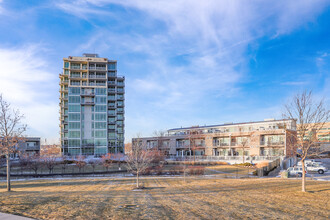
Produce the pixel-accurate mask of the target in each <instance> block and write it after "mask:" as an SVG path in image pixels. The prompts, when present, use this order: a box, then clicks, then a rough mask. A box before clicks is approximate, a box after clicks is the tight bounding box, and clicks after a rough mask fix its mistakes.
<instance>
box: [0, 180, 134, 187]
mask: <svg viewBox="0 0 330 220" xmlns="http://www.w3.org/2000/svg"><path fill="white" fill-rule="evenodd" d="M41 181H45V182H36V183H31V182H29V183H26V182H25V181H21V182H12V183H11V185H12V187H13V189H15V188H33V187H58V186H84V185H86V186H90V185H99V184H101V185H106V184H107V183H109V185H112V184H113V183H116V182H118V184H126V183H127V182H129V183H131V182H132V180H130V179H127V180H124V179H120V180H115V179H95V180H81V181H70V180H61V181H58V180H56V179H55V180H54V181H52V180H42V179H41ZM111 183H112V184H111ZM6 187H7V186H6V184H2V185H0V189H6Z"/></svg>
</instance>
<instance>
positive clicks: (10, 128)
mask: <svg viewBox="0 0 330 220" xmlns="http://www.w3.org/2000/svg"><path fill="white" fill-rule="evenodd" d="M23 117H24V116H23V115H21V114H20V112H19V110H17V109H12V108H11V106H10V104H9V103H8V102H6V101H5V100H4V99H3V97H2V94H0V155H5V156H6V158H7V191H10V190H11V186H10V154H12V153H14V152H16V151H17V145H18V142H20V141H24V138H23V137H22V135H23V133H24V132H25V130H26V125H25V124H22V119H23Z"/></svg>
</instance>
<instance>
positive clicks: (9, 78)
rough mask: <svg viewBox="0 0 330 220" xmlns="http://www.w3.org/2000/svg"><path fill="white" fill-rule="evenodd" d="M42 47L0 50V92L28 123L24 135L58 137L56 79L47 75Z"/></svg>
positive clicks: (52, 138) (47, 69)
mask: <svg viewBox="0 0 330 220" xmlns="http://www.w3.org/2000/svg"><path fill="white" fill-rule="evenodd" d="M44 52H45V50H44V49H43V48H42V45H39V44H34V45H27V46H24V47H19V48H0V60H1V62H0V69H1V80H0V93H2V94H3V96H4V98H5V99H6V100H8V101H9V102H10V103H12V105H13V107H14V108H18V109H20V111H21V112H22V113H23V114H24V115H25V122H26V123H27V124H28V131H27V134H28V135H33V136H35V135H36V134H38V135H41V136H42V137H48V138H49V139H50V140H49V141H51V142H55V141H57V138H58V124H59V121H58V103H57V102H56V101H55V99H54V97H58V84H57V82H58V80H57V78H56V76H55V75H54V74H52V73H50V72H49V63H48V62H47V61H46V60H45V58H43V56H42V53H44Z"/></svg>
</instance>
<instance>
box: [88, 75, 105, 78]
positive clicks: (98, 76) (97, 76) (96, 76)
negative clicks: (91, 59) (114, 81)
mask: <svg viewBox="0 0 330 220" xmlns="http://www.w3.org/2000/svg"><path fill="white" fill-rule="evenodd" d="M88 77H89V78H90V79H106V78H107V77H106V76H105V75H102V76H100V75H89V76H88Z"/></svg>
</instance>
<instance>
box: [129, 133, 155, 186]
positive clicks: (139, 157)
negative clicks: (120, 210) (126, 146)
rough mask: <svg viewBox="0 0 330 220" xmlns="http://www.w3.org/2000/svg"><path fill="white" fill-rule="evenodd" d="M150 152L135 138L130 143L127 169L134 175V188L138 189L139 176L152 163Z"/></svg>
mask: <svg viewBox="0 0 330 220" xmlns="http://www.w3.org/2000/svg"><path fill="white" fill-rule="evenodd" d="M153 155H154V154H152V153H151V151H149V150H147V148H146V146H144V145H143V141H142V140H140V139H139V138H136V139H135V140H134V141H133V143H132V151H131V152H129V153H128V154H127V157H126V162H127V169H128V170H129V171H130V172H132V173H133V174H136V187H137V188H139V187H140V185H139V175H140V174H141V173H143V172H144V171H145V170H146V169H147V168H148V167H149V166H150V164H151V162H152V161H153Z"/></svg>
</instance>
